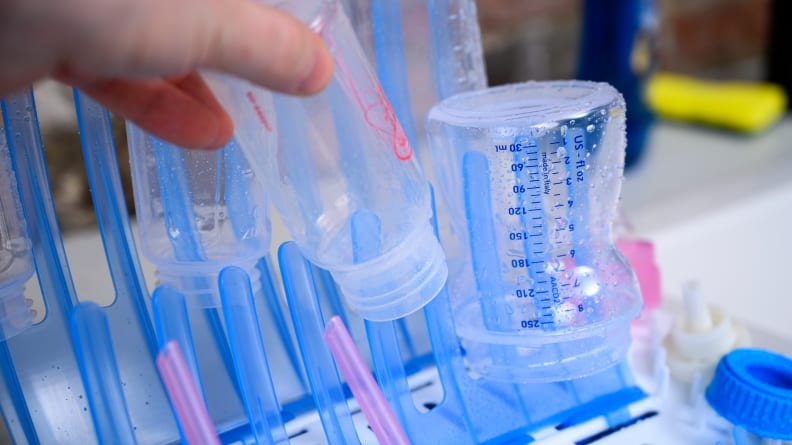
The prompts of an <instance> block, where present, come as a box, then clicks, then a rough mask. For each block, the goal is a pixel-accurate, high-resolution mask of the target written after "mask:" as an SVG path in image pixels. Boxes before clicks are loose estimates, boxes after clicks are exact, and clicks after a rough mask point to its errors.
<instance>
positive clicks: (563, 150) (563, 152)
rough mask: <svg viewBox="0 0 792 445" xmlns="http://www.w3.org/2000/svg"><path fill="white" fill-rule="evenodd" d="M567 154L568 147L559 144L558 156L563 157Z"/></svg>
mask: <svg viewBox="0 0 792 445" xmlns="http://www.w3.org/2000/svg"><path fill="white" fill-rule="evenodd" d="M566 154H567V151H566V147H564V146H563V145H562V146H559V147H558V150H556V156H558V157H559V158H563V157H564V156H566Z"/></svg>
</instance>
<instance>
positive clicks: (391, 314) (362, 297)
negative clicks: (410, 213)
mask: <svg viewBox="0 0 792 445" xmlns="http://www.w3.org/2000/svg"><path fill="white" fill-rule="evenodd" d="M328 269H329V270H330V272H331V273H332V275H333V278H334V279H335V280H336V282H337V283H338V286H339V288H340V289H341V292H342V294H343V295H344V297H345V298H346V301H347V303H348V304H349V306H350V307H351V308H352V309H353V310H354V311H355V312H356V313H357V314H358V315H360V316H361V317H363V318H365V319H367V320H372V321H389V320H395V319H397V318H401V317H405V316H407V315H409V314H411V313H413V312H416V311H418V310H420V309H421V308H422V307H424V306H425V305H426V304H427V303H429V302H430V301H432V299H434V298H435V297H436V296H437V295H438V294H439V293H440V291H441V290H442V289H443V286H445V284H446V279H447V278H448V266H447V265H446V260H445V254H444V253H443V249H442V247H440V243H439V242H438V241H437V238H436V237H435V235H434V230H433V229H432V226H431V225H430V224H429V222H428V221H427V223H426V224H425V225H424V226H423V227H420V228H418V230H416V231H415V232H413V233H412V234H411V235H410V236H408V237H407V238H405V240H404V241H403V242H402V243H401V244H400V245H398V246H397V247H396V248H394V249H392V250H391V251H389V252H386V253H385V254H383V255H379V256H376V257H375V258H374V259H372V260H370V261H366V262H362V263H359V264H355V265H354V266H353V267H347V268H344V269H332V268H328Z"/></svg>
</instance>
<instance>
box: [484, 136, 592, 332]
mask: <svg viewBox="0 0 792 445" xmlns="http://www.w3.org/2000/svg"><path fill="white" fill-rule="evenodd" d="M490 153H491V154H492V156H491V157H490V160H491V163H492V165H491V167H490V173H489V174H488V175H487V176H489V178H490V179H489V180H490V184H487V187H490V188H491V193H490V196H491V198H490V200H491V201H492V213H491V215H492V217H493V221H494V227H493V229H494V232H495V233H494V236H495V240H494V241H495V248H496V250H497V252H496V253H495V254H496V255H497V257H498V263H499V266H500V271H499V273H500V275H501V277H502V278H501V280H500V281H501V284H500V285H494V283H492V282H490V284H489V285H490V286H492V285H494V286H495V287H496V288H500V290H501V292H502V293H501V295H500V297H501V298H502V300H501V301H502V302H503V303H505V304H506V305H507V306H511V307H506V308H500V309H498V310H495V309H486V307H488V306H489V307H491V306H493V305H495V306H497V305H498V304H499V303H497V302H482V304H483V307H484V308H485V309H484V312H485V313H488V312H493V311H494V312H495V313H496V315H500V317H501V318H499V319H497V321H495V320H494V319H490V322H488V323H487V325H488V328H490V329H494V330H498V331H526V330H527V331H530V330H534V329H540V330H546V331H552V330H555V329H557V328H558V324H559V323H564V322H567V321H569V320H570V319H571V318H573V317H574V316H576V314H575V313H576V312H577V313H582V312H584V311H585V309H586V308H585V303H583V302H578V301H576V300H575V299H574V298H573V296H574V293H575V292H574V289H575V288H576V287H579V286H580V280H579V279H577V277H576V274H575V273H574V264H575V257H576V255H579V252H580V249H575V247H576V245H575V244H576V241H578V236H577V233H580V230H578V231H576V228H578V229H579V228H580V223H576V221H575V219H576V210H577V209H578V208H581V207H583V204H584V203H583V202H580V201H578V202H576V197H577V195H580V194H581V193H580V192H579V191H578V190H581V189H585V188H586V187H587V185H586V179H585V178H586V172H585V167H586V157H587V156H586V147H585V136H584V130H583V129H581V128H577V127H573V128H571V129H569V128H568V127H566V126H562V127H560V128H559V129H555V130H551V131H547V132H546V133H545V134H544V135H541V136H539V137H537V136H535V135H520V136H517V137H516V138H513V139H511V140H509V143H506V142H504V143H494V144H492V148H491V151H490ZM481 186H484V184H481ZM479 210H484V209H479ZM482 213H484V212H482ZM498 253H500V254H498ZM491 260H492V259H490V261H491ZM484 273H489V271H484ZM489 281H492V280H489ZM492 296H493V297H495V298H497V297H498V296H496V295H492ZM503 297H505V298H503ZM485 317H486V316H485Z"/></svg>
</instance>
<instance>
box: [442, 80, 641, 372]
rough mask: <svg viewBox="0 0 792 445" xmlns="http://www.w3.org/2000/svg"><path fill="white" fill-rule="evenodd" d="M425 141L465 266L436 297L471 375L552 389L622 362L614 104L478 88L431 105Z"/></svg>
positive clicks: (624, 332)
mask: <svg viewBox="0 0 792 445" xmlns="http://www.w3.org/2000/svg"><path fill="white" fill-rule="evenodd" d="M427 131H428V134H429V146H430V154H431V156H432V158H433V163H432V164H433V166H434V168H435V176H436V177H437V178H438V184H437V186H438V192H439V194H440V195H441V197H442V199H443V200H444V202H445V204H446V208H447V211H448V216H449V218H450V220H451V221H450V222H451V225H452V226H453V227H454V228H455V232H456V233H459V234H463V235H461V236H460V239H461V240H462V241H463V242H466V249H467V251H468V252H469V255H470V257H469V258H470V262H469V264H468V266H467V267H466V268H463V270H461V271H460V272H459V276H457V275H456V274H455V275H454V276H452V281H451V282H450V283H449V291H450V293H451V298H452V305H453V307H454V311H455V314H454V315H455V323H456V328H457V333H458V334H459V336H460V337H461V339H462V341H463V344H464V346H465V349H466V357H467V360H468V363H469V364H470V366H471V369H472V370H473V371H474V372H476V373H479V374H481V375H484V376H488V377H491V378H494V379H500V380H509V381H521V382H528V381H552V380H567V379H572V378H576V377H581V376H584V375H590V374H594V373H596V372H599V371H601V370H603V369H605V368H607V367H609V366H612V365H614V364H616V363H618V362H619V361H620V360H621V359H623V358H624V356H625V354H626V352H627V348H628V346H629V341H630V330H629V321H630V319H631V318H633V317H634V316H635V315H636V314H637V313H638V311H639V310H640V307H641V299H640V294H639V291H638V288H637V284H636V282H635V278H634V275H633V273H632V270H631V269H630V267H629V265H628V264H627V263H626V261H625V260H624V258H623V257H622V256H621V255H620V254H618V252H617V251H616V248H615V247H614V245H613V239H612V235H611V225H612V222H613V220H614V219H615V212H616V203H617V202H618V197H619V190H620V186H621V179H622V170H623V166H624V145H625V135H624V101H623V100H622V98H621V95H620V94H619V93H618V92H617V91H616V90H615V89H614V88H612V87H611V86H609V85H607V84H601V83H599V84H598V83H592V82H580V81H560V82H528V83H524V84H517V85H508V86H503V87H498V88H490V89H487V90H482V91H477V92H470V93H464V94H460V95H456V96H452V97H451V98H449V99H446V100H444V101H443V102H441V103H440V104H438V105H436V106H435V107H434V108H433V109H432V110H431V111H430V113H429V118H428V126H427ZM458 241H459V239H457V240H452V242H458Z"/></svg>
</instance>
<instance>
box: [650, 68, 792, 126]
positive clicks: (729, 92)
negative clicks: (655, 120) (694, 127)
mask: <svg viewBox="0 0 792 445" xmlns="http://www.w3.org/2000/svg"><path fill="white" fill-rule="evenodd" d="M646 93H647V100H648V102H649V106H650V107H651V108H652V109H653V110H654V111H655V112H656V113H657V114H659V115H661V116H663V117H666V118H668V119H676V120H682V121H688V122H696V123H702V124H707V125H713V126H717V127H725V128H729V129H732V130H736V131H742V132H749V133H755V132H759V131H762V130H764V129H765V128H767V127H769V126H770V125H771V124H773V123H774V122H776V121H777V120H778V119H779V118H780V117H781V116H782V115H783V114H784V111H785V109H786V103H787V98H786V95H785V94H784V90H783V89H782V88H781V87H779V86H778V85H774V84H771V83H760V82H732V81H730V82H715V81H705V80H699V79H694V78H691V77H686V76H680V75H676V74H669V73H657V74H655V75H654V76H653V77H652V78H651V79H650V81H649V85H648V88H647V92H646Z"/></svg>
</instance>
